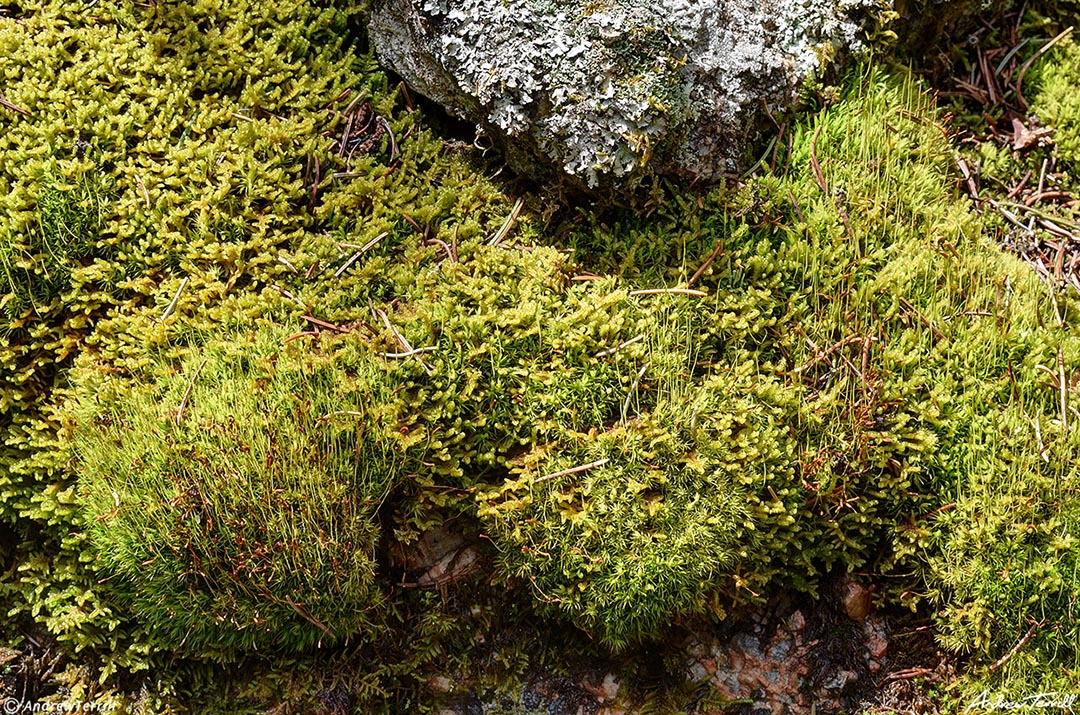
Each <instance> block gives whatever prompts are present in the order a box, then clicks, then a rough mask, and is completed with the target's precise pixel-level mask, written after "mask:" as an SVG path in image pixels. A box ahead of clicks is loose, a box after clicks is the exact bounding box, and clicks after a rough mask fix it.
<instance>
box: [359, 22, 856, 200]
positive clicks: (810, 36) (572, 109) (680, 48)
mask: <svg viewBox="0 0 1080 715" xmlns="http://www.w3.org/2000/svg"><path fill="white" fill-rule="evenodd" d="M872 5H873V4H872V3H869V2H867V0H845V1H844V2H842V3H825V2H814V1H810V2H799V1H798V0H781V1H780V2H777V3H771V4H769V5H768V6H763V7H761V8H754V9H751V8H745V7H739V6H737V5H734V4H731V3H705V4H702V3H690V2H684V1H680V0H668V1H667V2H664V3H659V4H656V3H638V2H609V3H582V2H555V1H553V0H512V1H511V2H502V1H497V0H472V1H471V2H467V3H450V2H447V1H446V0H424V2H422V3H417V8H418V10H419V11H420V13H421V16H422V17H424V18H425V20H426V21H429V22H430V25H431V27H432V30H431V33H430V36H429V37H428V38H427V40H428V47H427V49H428V50H429V51H430V52H431V54H432V55H433V57H434V60H435V62H436V63H438V64H439V65H440V66H441V67H442V68H444V69H445V70H446V71H447V72H448V73H449V75H450V76H452V77H453V78H454V80H455V81H456V83H457V84H458V86H459V87H460V89H461V91H463V92H465V93H467V94H470V95H472V96H473V97H474V98H475V99H476V100H477V102H478V103H479V105H480V107H481V110H480V111H481V113H482V114H483V116H477V117H474V118H475V119H476V120H477V121H480V122H481V123H484V124H486V125H487V126H488V127H489V128H491V129H493V130H495V131H497V132H500V133H501V134H502V135H504V136H506V137H507V138H508V139H509V140H510V141H512V140H513V138H515V137H528V138H529V139H530V141H532V142H535V144H536V146H537V147H538V148H539V150H540V151H541V152H542V153H543V154H544V155H545V156H546V158H547V159H548V160H550V161H551V162H553V163H555V164H556V165H557V166H559V167H561V169H562V170H563V171H565V172H566V173H568V174H570V175H572V176H576V177H578V178H580V179H583V180H584V181H585V182H587V183H588V184H589V185H590V186H595V185H597V184H598V183H600V182H601V181H607V180H611V179H616V180H617V179H619V178H621V177H626V176H628V175H631V174H634V173H635V172H639V171H640V170H642V168H643V167H644V166H645V165H647V164H648V163H649V162H650V159H651V158H652V157H653V155H654V154H655V153H657V152H666V153H667V154H669V155H670V157H671V158H673V159H674V160H675V162H676V163H678V164H679V165H681V166H682V169H683V171H685V172H688V173H693V174H701V175H706V176H715V175H717V174H718V173H722V172H724V171H731V170H733V169H734V168H735V164H736V161H737V160H738V158H739V148H740V145H741V143H742V142H741V140H742V139H744V138H745V137H744V135H745V133H746V131H745V129H746V127H745V125H746V123H747V118H748V116H751V115H758V114H759V113H760V110H759V105H760V103H761V101H762V100H764V101H765V102H766V103H767V104H768V105H769V106H770V108H771V109H772V110H776V109H777V108H778V107H780V106H785V105H787V104H788V103H790V102H791V101H792V100H793V98H794V96H795V94H796V92H797V90H798V87H799V86H800V83H801V81H802V80H803V79H804V78H805V77H807V76H808V75H810V74H812V73H814V72H816V71H817V70H818V69H819V68H820V67H821V65H822V62H823V59H824V58H825V56H827V55H828V54H829V51H830V48H834V47H845V48H849V49H852V50H856V49H858V48H859V46H860V43H859V40H858V38H857V33H858V30H859V24H858V23H857V22H855V21H854V20H853V19H852V16H853V13H854V11H856V10H858V9H860V8H867V7H870V6H872ZM375 35H376V38H375V39H376V43H377V44H378V43H379V33H378V32H376V33H375ZM387 49H388V51H387V52H385V53H384V55H385V56H387V57H388V59H390V61H391V63H393V57H394V55H395V51H394V50H390V49H389V48H387ZM408 74H409V73H408V72H407V71H406V76H408ZM432 90H433V91H434V93H435V94H436V95H438V94H447V93H448V92H449V90H448V89H445V88H443V89H439V88H437V87H435V88H431V87H429V91H432ZM451 94H452V92H451ZM435 98H436V99H439V97H438V96H436V97H435ZM751 123H752V122H751ZM707 135H713V136H711V137H710V136H707ZM688 138H690V141H687V139H688Z"/></svg>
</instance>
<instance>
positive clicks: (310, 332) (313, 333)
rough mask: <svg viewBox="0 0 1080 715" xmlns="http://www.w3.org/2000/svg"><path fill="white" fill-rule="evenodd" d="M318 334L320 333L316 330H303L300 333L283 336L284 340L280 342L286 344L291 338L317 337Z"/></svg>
mask: <svg viewBox="0 0 1080 715" xmlns="http://www.w3.org/2000/svg"><path fill="white" fill-rule="evenodd" d="M319 335H321V333H320V332H319V331H318V330H306V331H304V332H302V333H296V334H295V335H290V336H289V337H287V338H285V341H284V342H283V343H282V344H283V345H287V344H289V343H291V342H292V341H293V340H299V339H300V338H317V337H319Z"/></svg>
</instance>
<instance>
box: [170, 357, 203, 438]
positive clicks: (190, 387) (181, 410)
mask: <svg viewBox="0 0 1080 715" xmlns="http://www.w3.org/2000/svg"><path fill="white" fill-rule="evenodd" d="M206 360H207V359H206V358H203V361H202V363H200V364H199V369H198V370H196V371H195V374H194V375H192V376H191V382H189V383H188V386H187V389H186V390H184V397H183V398H182V399H181V400H180V407H179V409H177V410H176V424H177V426H179V425H180V421H181V420H182V419H184V410H185V409H186V408H187V405H188V400H190V399H191V391H192V390H193V389H194V388H195V381H196V380H198V379H199V374H200V373H202V371H203V368H204V367H206Z"/></svg>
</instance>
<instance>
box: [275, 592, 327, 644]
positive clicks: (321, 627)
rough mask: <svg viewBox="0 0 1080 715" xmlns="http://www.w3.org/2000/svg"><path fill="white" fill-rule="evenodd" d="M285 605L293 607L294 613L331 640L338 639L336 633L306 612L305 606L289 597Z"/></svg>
mask: <svg viewBox="0 0 1080 715" xmlns="http://www.w3.org/2000/svg"><path fill="white" fill-rule="evenodd" d="M285 603H287V604H289V606H291V607H292V609H293V610H294V611H296V612H297V613H298V614H300V617H301V618H303V619H304V620H305V621H307V622H308V623H310V624H311V625H313V626H315V627H316V628H318V629H319V630H320V631H322V632H323V633H325V634H326V635H328V636H330V637H331V638H337V636H336V635H334V632H333V631H332V630H330V629H329V628H327V627H326V626H325V625H323V624H322V623H320V622H319V621H318V620H316V619H315V617H314V616H312V615H311V614H310V613H308V612H307V611H306V610H304V608H303V606H301V605H300V604H299V603H296V602H295V601H293V600H292V599H291V598H289V597H288V596H286V597H285Z"/></svg>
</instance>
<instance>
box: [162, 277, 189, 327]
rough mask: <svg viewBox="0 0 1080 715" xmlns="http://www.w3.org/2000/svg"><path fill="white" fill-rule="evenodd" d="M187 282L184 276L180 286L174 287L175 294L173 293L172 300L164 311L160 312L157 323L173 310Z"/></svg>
mask: <svg viewBox="0 0 1080 715" xmlns="http://www.w3.org/2000/svg"><path fill="white" fill-rule="evenodd" d="M187 282H188V279H187V278H186V277H185V278H184V280H182V281H180V287H179V288H177V289H176V294H175V295H173V298H172V301H171V302H170V303H169V307H167V308H166V309H165V312H164V313H162V314H161V319H160V320H158V322H159V323H160V322H161V321H162V320H165V319H166V318H168V317H169V316H170V315H172V312H173V310H174V309H175V308H176V303H177V301H179V300H180V294H181V293H183V292H184V288H185V287H186V286H187Z"/></svg>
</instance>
